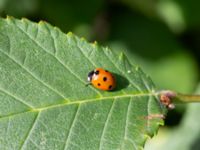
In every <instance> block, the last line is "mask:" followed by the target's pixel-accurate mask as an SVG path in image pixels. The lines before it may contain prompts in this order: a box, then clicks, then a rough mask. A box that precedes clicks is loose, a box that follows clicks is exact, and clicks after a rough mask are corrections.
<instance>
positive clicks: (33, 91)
mask: <svg viewBox="0 0 200 150" xmlns="http://www.w3.org/2000/svg"><path fill="white" fill-rule="evenodd" d="M96 67H102V68H105V69H107V70H109V71H111V72H113V73H114V75H115V77H116V80H117V88H116V89H115V90H114V91H111V92H107V91H100V90H98V89H95V88H94V87H92V86H88V87H86V86H85V84H86V83H87V82H86V79H87V74H88V72H89V71H91V70H92V69H94V68H96ZM163 113H164V109H163V107H162V106H161V104H160V103H159V101H158V96H157V94H156V92H155V87H154V85H153V83H152V81H151V79H150V78H149V77H148V76H147V75H146V74H144V73H143V72H142V71H141V69H140V68H139V67H135V66H133V65H131V64H130V63H129V62H128V60H127V58H126V57H125V56H124V55H123V54H121V55H120V56H117V55H115V54H114V53H113V52H112V51H111V50H110V49H108V48H102V47H100V46H98V45H97V44H96V43H94V44H89V43H87V42H86V41H85V40H84V39H79V38H78V37H76V36H75V35H73V34H72V33H69V34H67V35H66V34H63V33H62V32H61V31H60V30H59V29H58V28H56V27H52V26H51V25H49V24H47V23H45V22H40V23H39V24H36V23H32V22H30V21H28V20H26V19H22V20H16V19H13V18H10V17H8V18H7V19H0V149H4V150H6V149H26V150H27V149H58V150H62V149H75V150H77V149H84V150H88V149H108V150H111V149H113V150H116V149H124V150H133V149H135V150H136V149H141V148H142V147H143V145H144V142H145V140H146V139H147V137H149V136H153V135H154V134H155V133H156V132H157V129H158V126H159V125H160V124H163V120H162V117H159V116H162V115H163Z"/></svg>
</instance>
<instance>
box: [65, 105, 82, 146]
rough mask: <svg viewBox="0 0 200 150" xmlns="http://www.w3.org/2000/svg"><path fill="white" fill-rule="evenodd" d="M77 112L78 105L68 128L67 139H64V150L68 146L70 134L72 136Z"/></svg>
mask: <svg viewBox="0 0 200 150" xmlns="http://www.w3.org/2000/svg"><path fill="white" fill-rule="evenodd" d="M79 110H80V104H79V105H78V107H77V109H76V113H75V115H74V119H73V121H72V123H71V126H70V128H69V132H68V134H67V137H66V142H65V144H64V150H65V149H67V147H68V145H69V142H70V136H71V134H72V130H73V127H74V125H75V122H76V119H77V115H78V112H79Z"/></svg>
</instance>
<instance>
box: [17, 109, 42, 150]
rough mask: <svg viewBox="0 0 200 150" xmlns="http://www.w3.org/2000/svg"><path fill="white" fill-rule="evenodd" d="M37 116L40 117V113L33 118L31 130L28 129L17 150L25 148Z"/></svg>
mask: <svg viewBox="0 0 200 150" xmlns="http://www.w3.org/2000/svg"><path fill="white" fill-rule="evenodd" d="M39 115H40V112H38V113H37V115H36V116H35V119H34V121H33V124H32V126H31V128H30V129H29V131H28V132H27V135H26V136H25V139H24V140H23V141H22V144H21V146H20V148H19V149H21V150H22V149H23V147H24V146H25V144H26V142H27V141H28V139H29V138H30V135H31V133H32V131H33V129H34V128H35V125H36V122H37V119H38V118H39Z"/></svg>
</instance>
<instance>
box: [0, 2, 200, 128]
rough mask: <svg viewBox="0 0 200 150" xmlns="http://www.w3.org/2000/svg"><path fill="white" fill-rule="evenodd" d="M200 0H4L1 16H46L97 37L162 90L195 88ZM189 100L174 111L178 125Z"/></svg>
mask: <svg viewBox="0 0 200 150" xmlns="http://www.w3.org/2000/svg"><path fill="white" fill-rule="evenodd" d="M199 6H200V1H198V0H190V1H188V0H154V1H153V0H151V1H150V0H84V1H82V0H72V1H70V0H56V1H55V0H1V1H0V16H1V17H6V16H7V15H10V16H14V17H16V18H22V17H25V18H28V19H30V20H32V21H36V22H39V21H40V20H45V21H47V22H49V23H50V24H52V25H53V26H57V27H59V28H60V29H61V30H62V31H63V32H66V33H67V32H69V31H71V32H74V33H75V34H76V35H78V36H80V37H85V38H86V39H87V40H88V41H90V42H94V41H98V43H100V44H101V45H103V46H109V47H110V48H112V49H113V50H115V51H116V52H117V53H118V52H122V51H123V52H124V53H126V54H127V56H128V57H129V60H130V61H131V62H132V63H134V64H136V65H140V66H141V67H142V68H143V70H144V72H146V73H147V74H149V75H150V76H151V78H152V80H153V81H154V83H155V84H156V86H157V88H158V89H171V90H175V91H178V92H183V93H193V92H194V91H195V89H196V87H197V85H198V83H199V72H200V70H199V68H200V67H199V66H200V8H199ZM186 106H187V105H180V106H178V107H177V109H175V110H173V111H170V112H169V114H168V117H167V119H166V126H168V127H169V128H172V127H175V126H178V125H179V123H180V121H181V119H182V117H183V116H184V112H185V110H186V108H187V107H186Z"/></svg>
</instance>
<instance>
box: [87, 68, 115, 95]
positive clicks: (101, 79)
mask: <svg viewBox="0 0 200 150" xmlns="http://www.w3.org/2000/svg"><path fill="white" fill-rule="evenodd" d="M88 81H89V82H90V83H89V84H92V85H93V86H94V87H96V88H98V89H101V90H105V91H110V90H113V89H114V88H115V86H116V82H115V78H114V76H113V75H112V74H111V73H110V72H109V71H107V70H104V69H102V68H96V69H95V70H92V71H90V72H89V73H88Z"/></svg>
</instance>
